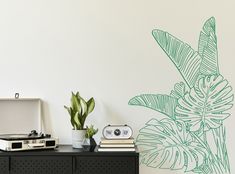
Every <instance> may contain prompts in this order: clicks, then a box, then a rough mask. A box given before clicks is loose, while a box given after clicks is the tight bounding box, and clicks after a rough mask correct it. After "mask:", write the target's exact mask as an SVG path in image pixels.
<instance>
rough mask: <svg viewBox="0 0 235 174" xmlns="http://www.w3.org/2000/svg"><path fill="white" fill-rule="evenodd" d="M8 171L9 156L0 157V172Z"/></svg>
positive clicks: (5, 173)
mask: <svg viewBox="0 0 235 174" xmlns="http://www.w3.org/2000/svg"><path fill="white" fill-rule="evenodd" d="M8 173H9V157H0V174H8Z"/></svg>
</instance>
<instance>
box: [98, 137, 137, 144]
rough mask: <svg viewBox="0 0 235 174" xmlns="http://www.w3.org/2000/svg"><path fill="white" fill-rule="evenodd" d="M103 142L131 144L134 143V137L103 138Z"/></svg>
mask: <svg viewBox="0 0 235 174" xmlns="http://www.w3.org/2000/svg"><path fill="white" fill-rule="evenodd" d="M101 143H102V144H131V143H134V138H130V139H115V140H113V139H105V138H101Z"/></svg>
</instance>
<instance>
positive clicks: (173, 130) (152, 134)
mask: <svg viewBox="0 0 235 174" xmlns="http://www.w3.org/2000/svg"><path fill="white" fill-rule="evenodd" d="M137 145H138V147H139V148H141V149H142V153H141V155H142V157H141V163H143V164H146V165H147V166H149V167H159V168H161V169H172V170H179V169H183V168H184V167H185V171H186V172H187V171H191V170H193V169H194V168H195V167H197V166H200V165H201V164H202V163H203V161H204V156H206V153H207V152H206V149H205V148H204V147H203V146H201V144H200V143H198V142H194V141H193V138H192V136H191V135H190V133H189V132H188V131H187V130H186V124H185V123H184V122H182V121H177V122H176V121H174V120H172V119H169V118H165V119H162V120H160V121H158V120H157V119H151V120H150V121H148V122H147V123H146V126H145V127H144V128H142V129H141V130H140V132H139V135H138V137H137Z"/></svg>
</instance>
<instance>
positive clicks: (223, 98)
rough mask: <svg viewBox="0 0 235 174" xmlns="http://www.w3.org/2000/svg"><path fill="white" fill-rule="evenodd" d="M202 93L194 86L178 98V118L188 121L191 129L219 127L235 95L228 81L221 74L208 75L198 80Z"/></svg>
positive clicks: (227, 114)
mask: <svg viewBox="0 0 235 174" xmlns="http://www.w3.org/2000/svg"><path fill="white" fill-rule="evenodd" d="M198 83H199V84H198V87H199V91H200V93H197V92H196V91H195V89H194V88H192V89H191V90H190V93H187V94H186V95H185V96H184V97H183V98H180V99H179V100H178V103H179V105H178V106H177V107H176V112H177V113H178V114H179V116H178V119H180V120H183V121H185V122H187V123H188V124H189V125H190V130H191V131H198V130H200V129H201V128H202V129H203V130H204V131H207V130H210V129H214V128H218V127H219V126H220V125H221V124H222V121H223V120H224V119H226V118H227V117H228V116H229V115H230V114H229V113H225V111H227V110H228V109H230V108H231V107H232V106H233V105H232V103H231V102H232V101H233V98H234V96H233V95H232V93H231V91H232V88H231V86H229V85H228V81H227V80H225V79H224V78H223V77H222V76H221V75H220V76H206V77H205V78H201V79H200V80H199V82H198Z"/></svg>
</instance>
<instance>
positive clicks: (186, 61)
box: [152, 30, 202, 88]
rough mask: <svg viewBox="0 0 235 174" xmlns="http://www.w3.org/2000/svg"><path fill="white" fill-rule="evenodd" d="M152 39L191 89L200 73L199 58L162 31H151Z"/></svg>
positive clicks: (186, 46) (181, 43)
mask: <svg viewBox="0 0 235 174" xmlns="http://www.w3.org/2000/svg"><path fill="white" fill-rule="evenodd" d="M152 34H153V37H154V38H155V40H156V41H157V43H158V44H159V46H160V47H161V48H162V49H163V50H164V51H165V53H166V54H167V56H168V57H169V58H170V59H171V61H172V62H173V63H174V64H175V66H176V68H177V69H178V70H179V72H180V73H181V75H182V77H183V78H184V80H185V82H186V83H187V84H188V86H189V87H190V88H192V87H193V86H194V84H195V82H196V80H197V79H198V76H199V73H200V64H201V61H202V59H201V57H200V56H199V54H198V52H197V51H194V50H193V49H192V48H191V47H190V46H189V45H188V44H186V43H184V42H182V41H181V40H179V39H177V38H176V37H174V36H172V35H171V34H169V33H167V32H165V31H162V30H153V32H152Z"/></svg>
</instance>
